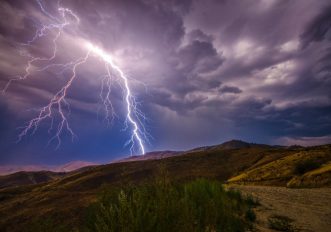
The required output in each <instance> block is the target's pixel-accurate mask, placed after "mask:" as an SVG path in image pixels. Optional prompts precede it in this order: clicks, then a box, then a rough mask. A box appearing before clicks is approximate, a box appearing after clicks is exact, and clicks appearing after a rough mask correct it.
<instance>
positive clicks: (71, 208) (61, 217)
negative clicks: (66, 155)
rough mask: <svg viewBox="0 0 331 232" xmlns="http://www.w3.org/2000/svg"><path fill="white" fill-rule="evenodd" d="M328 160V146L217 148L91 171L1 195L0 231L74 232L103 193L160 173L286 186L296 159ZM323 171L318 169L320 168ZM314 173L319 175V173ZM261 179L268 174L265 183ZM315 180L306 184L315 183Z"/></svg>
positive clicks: (7, 190)
mask: <svg viewBox="0 0 331 232" xmlns="http://www.w3.org/2000/svg"><path fill="white" fill-rule="evenodd" d="M330 154H331V153H330V146H329V145H326V146H319V147H311V148H301V147H298V148H286V147H272V146H266V145H254V146H249V147H246V146H245V147H241V148H224V146H223V147H222V146H221V145H218V146H214V147H212V148H211V147H210V148H209V149H206V150H201V149H197V150H191V151H188V152H186V153H185V152H184V153H183V154H182V155H176V156H172V157H168V158H163V159H151V160H140V161H131V162H119V163H112V164H107V165H99V166H94V167H90V168H88V169H87V170H83V171H79V172H72V173H68V174H67V175H65V176H63V177H62V178H58V179H54V180H51V181H49V182H46V183H40V184H36V185H29V186H20V187H14V188H5V189H2V190H0V201H1V205H0V230H1V231H21V229H22V228H23V227H24V226H26V225H27V224H29V223H30V222H31V221H33V220H34V219H36V218H43V217H45V215H47V217H52V218H54V220H56V221H61V222H63V223H66V224H68V225H70V226H71V227H73V228H79V225H80V221H81V220H83V218H84V212H85V211H84V209H85V208H86V207H87V206H88V205H90V204H91V203H92V202H94V201H95V200H96V199H97V196H98V194H99V193H100V191H101V190H102V189H104V188H105V187H107V186H108V187H110V188H114V187H120V186H128V185H132V184H134V185H136V184H140V183H146V182H150V181H151V180H153V179H154V178H155V176H156V175H158V174H160V173H166V175H167V176H168V178H169V179H171V180H172V181H175V182H186V181H188V180H193V179H196V178H199V177H204V178H207V179H216V180H219V181H223V182H226V181H227V180H228V179H230V180H231V182H238V183H246V182H245V181H242V180H243V179H242V176H244V177H245V178H246V176H254V177H257V176H258V175H260V176H262V177H263V178H260V179H258V178H256V179H255V180H254V183H255V184H259V183H261V184H272V185H273V184H276V185H286V183H287V182H288V181H289V180H290V179H291V178H292V177H293V175H292V171H291V170H292V167H293V166H294V164H295V163H296V162H298V161H299V160H300V159H303V158H304V157H308V156H309V157H316V159H317V160H320V161H321V162H329V161H330ZM292 160H295V161H293V162H292ZM290 161H291V162H290ZM286 163H289V164H288V165H287V164H286ZM323 165H324V163H323V164H321V166H319V167H320V168H324V166H323ZM283 167H286V168H283ZM277 169H280V170H279V171H277ZM283 170H284V171H283ZM326 170H329V169H328V168H326ZM310 171H313V170H310ZM315 172H316V173H320V172H324V169H322V170H320V171H317V170H315ZM264 173H267V174H266V177H264V175H265V174H264ZM279 173H280V174H279ZM253 174H254V175H253ZM272 175H276V178H272ZM303 175H306V173H304V174H303ZM314 175H315V176H316V174H314ZM314 175H311V176H313V177H310V178H314ZM245 180H246V179H245ZM265 180H267V181H265ZM323 185H329V182H323ZM63 206H65V207H63ZM68 218H70V221H69V220H68Z"/></svg>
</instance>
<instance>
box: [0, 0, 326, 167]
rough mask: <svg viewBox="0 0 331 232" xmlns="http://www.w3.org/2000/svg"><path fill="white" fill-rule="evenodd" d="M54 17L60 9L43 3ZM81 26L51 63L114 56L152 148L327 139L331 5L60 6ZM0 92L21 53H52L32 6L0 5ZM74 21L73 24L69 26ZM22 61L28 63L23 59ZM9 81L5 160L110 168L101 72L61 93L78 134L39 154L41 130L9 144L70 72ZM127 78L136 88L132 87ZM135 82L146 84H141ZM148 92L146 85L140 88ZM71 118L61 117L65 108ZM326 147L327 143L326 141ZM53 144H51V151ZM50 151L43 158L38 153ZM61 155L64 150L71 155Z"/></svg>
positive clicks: (254, 1)
mask: <svg viewBox="0 0 331 232" xmlns="http://www.w3.org/2000/svg"><path fill="white" fill-rule="evenodd" d="M43 3H44V6H45V9H47V11H48V12H50V14H52V15H55V16H58V14H59V13H58V11H57V2H56V1H46V0H44V1H43ZM61 4H62V6H63V7H68V8H70V9H72V10H73V11H74V12H75V13H76V14H77V15H78V16H79V17H80V19H81V21H80V23H79V24H74V25H72V26H71V27H68V28H66V29H65V30H64V32H63V34H62V35H61V38H60V39H59V40H58V50H59V53H58V55H57V56H56V57H55V58H54V60H53V61H54V62H55V63H65V62H68V61H70V60H72V59H77V57H81V56H82V54H84V50H83V49H82V48H84V47H83V42H82V41H84V40H89V41H92V42H93V43H95V44H97V45H98V46H99V47H101V48H103V49H105V50H107V51H108V52H109V53H111V54H112V56H113V58H114V60H116V62H118V64H119V65H120V66H121V67H122V68H123V69H124V70H125V72H126V73H127V74H128V75H129V76H130V77H131V78H132V80H131V81H130V84H131V87H132V90H133V92H134V93H135V94H136V96H137V101H138V102H139V107H140V109H141V110H142V111H143V112H145V113H146V115H147V116H148V117H149V119H150V121H148V123H147V128H148V129H149V131H150V133H151V134H152V136H153V137H154V138H155V139H154V140H153V141H152V142H151V144H150V145H146V146H149V147H148V149H149V150H157V149H184V148H189V147H195V146H200V145H208V144H212V143H218V142H221V141H224V140H226V139H230V138H239V139H244V140H249V141H254V142H282V143H284V144H285V143H288V142H289V141H304V142H305V143H306V140H307V138H311V140H314V138H319V140H318V139H315V140H314V141H317V140H318V141H326V140H325V138H329V136H330V129H331V128H330V125H331V118H330V114H331V109H330V106H331V97H330V96H331V95H330V89H331V81H330V72H331V64H330V60H331V46H330V38H331V35H330V33H331V32H330V28H331V24H330V23H331V21H330V17H331V12H330V10H331V6H330V3H329V1H328V0H320V1H309V0H292V1H283V0H282V1H277V0H247V1H241V0H231V1H216V0H206V1H200V0H194V1H191V0H184V1H183V0H170V1H161V0H124V1H122V0H121V1H119V0H111V1H106V0H98V1H91V0H83V1H73V0H70V1H62V2H61ZM0 19H1V20H0V50H1V52H0V88H2V87H4V86H5V85H6V83H7V81H8V80H9V79H10V78H12V77H13V76H16V75H19V74H22V73H24V72H25V69H26V62H27V60H28V58H27V55H39V56H42V57H50V56H51V55H52V46H49V41H50V39H51V38H52V35H53V34H52V32H49V34H47V36H46V37H45V38H44V39H39V40H38V41H37V42H36V43H34V44H33V45H32V46H22V44H21V43H23V42H26V41H28V40H30V39H31V38H32V37H33V35H34V33H35V31H36V29H37V28H40V26H41V22H50V21H51V19H50V18H49V17H48V16H47V15H45V14H43V13H42V12H41V11H40V9H39V6H38V4H37V2H34V1H32V2H28V1H24V0H15V1H9V0H6V1H2V2H1V4H0ZM70 20H73V19H70ZM22 54H24V55H25V56H22ZM46 64H47V62H46V61H38V62H35V63H34V64H33V67H32V68H31V72H32V74H33V75H31V76H29V77H28V78H27V79H26V80H22V81H17V82H13V85H11V86H10V88H9V89H8V91H7V93H6V95H4V96H0V97H1V101H0V102H1V104H0V118H1V121H0V130H1V131H0V138H1V140H2V141H1V142H0V146H1V149H2V150H3V151H6V154H5V155H3V156H2V157H1V162H3V163H5V162H38V161H40V162H41V161H46V160H47V158H46V157H48V158H49V157H54V158H52V159H51V160H52V161H49V162H61V161H65V160H70V159H74V158H75V159H76V158H77V159H87V160H93V159H94V160H98V159H99V160H110V159H112V158H114V157H116V156H118V155H121V154H125V153H128V148H127V147H126V148H123V146H122V144H125V140H126V139H127V136H128V135H129V132H128V131H126V132H123V120H124V119H123V116H125V115H124V113H125V108H124V107H123V105H122V103H123V93H122V91H121V85H120V84H116V83H115V84H114V85H113V87H112V92H111V98H112V99H113V104H114V108H115V109H116V112H117V114H118V118H116V119H115V121H114V122H113V127H112V129H111V128H110V127H107V125H106V124H105V123H103V122H104V120H103V119H104V116H105V115H104V114H105V112H104V110H102V107H101V106H102V104H101V103H100V96H99V95H100V89H101V81H102V77H103V75H104V74H105V73H104V71H103V68H104V67H103V65H102V64H100V62H99V60H98V59H95V58H91V59H89V61H88V62H87V64H86V65H85V66H82V67H79V69H77V78H76V79H75V80H74V82H73V85H72V87H71V88H70V90H69V91H68V102H69V103H70V105H71V108H70V109H71V111H70V112H71V114H70V116H69V122H70V123H71V125H72V128H73V129H74V131H75V132H76V134H77V135H78V136H79V140H77V141H76V142H75V143H71V141H70V136H68V134H66V133H64V134H63V146H62V147H61V149H60V150H53V148H54V147H52V145H51V146H50V147H47V148H45V144H47V141H48V139H49V138H50V137H51V135H49V134H48V132H47V130H48V128H49V125H50V124H49V122H45V123H44V124H42V125H40V129H39V130H38V131H37V132H36V134H35V136H34V137H33V136H31V137H27V138H25V139H24V141H23V142H22V143H19V144H17V145H16V144H14V143H13V141H15V139H16V137H17V132H19V130H17V129H16V128H18V127H20V126H22V125H26V122H27V121H29V120H30V119H31V118H32V117H34V116H36V114H37V113H38V109H40V107H42V106H44V105H45V104H47V102H48V101H49V100H50V99H51V98H52V96H53V94H54V93H56V92H57V91H58V90H59V89H60V88H61V86H62V85H63V84H64V83H66V81H68V77H70V75H71V74H72V73H71V72H70V70H67V71H65V72H63V73H58V72H57V69H56V68H51V69H48V70H46V71H45V72H39V71H38V68H39V67H41V66H43V65H46ZM133 79H134V80H133ZM142 83H145V85H146V86H145V85H144V84H142ZM145 87H146V88H145ZM64 110H65V113H69V109H67V108H66V109H64ZM323 139H324V140H323ZM53 145H54V144H53ZM45 153H47V154H48V155H44V154H45ZM68 154H70V155H69V156H68ZM43 155H44V156H43Z"/></svg>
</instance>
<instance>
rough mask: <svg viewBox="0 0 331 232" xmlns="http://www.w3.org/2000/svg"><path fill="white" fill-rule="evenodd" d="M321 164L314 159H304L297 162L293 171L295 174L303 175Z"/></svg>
mask: <svg viewBox="0 0 331 232" xmlns="http://www.w3.org/2000/svg"><path fill="white" fill-rule="evenodd" d="M320 166H321V164H320V163H319V162H318V161H315V160H304V161H302V162H299V163H297V165H296V166H295V169H294V173H295V174H297V175H303V174H305V173H306V172H309V171H311V170H314V169H317V168H319V167H320Z"/></svg>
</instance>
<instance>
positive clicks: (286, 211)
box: [235, 186, 331, 232]
mask: <svg viewBox="0 0 331 232" xmlns="http://www.w3.org/2000/svg"><path fill="white" fill-rule="evenodd" d="M235 188H237V189H239V190H241V191H242V192H243V193H247V194H251V195H253V196H255V197H257V198H258V199H259V202H260V204H261V206H258V207H257V208H256V210H255V212H256V215H257V229H258V230H259V231H273V230H271V229H269V228H268V227H269V226H268V224H269V223H268V218H270V217H271V216H272V215H282V216H286V217H288V218H290V219H293V220H294V221H293V222H292V224H293V226H294V228H295V231H314V232H324V231H325V232H329V231H331V188H317V189H289V188H285V187H264V186H235Z"/></svg>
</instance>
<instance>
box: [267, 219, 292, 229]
mask: <svg viewBox="0 0 331 232" xmlns="http://www.w3.org/2000/svg"><path fill="white" fill-rule="evenodd" d="M292 221H293V220H292V219H290V218H288V217H286V216H280V215H273V216H271V217H270V218H269V219H268V223H269V228H270V229H273V230H278V231H287V232H293V231H294V228H293V226H292V224H291V223H292Z"/></svg>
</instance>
